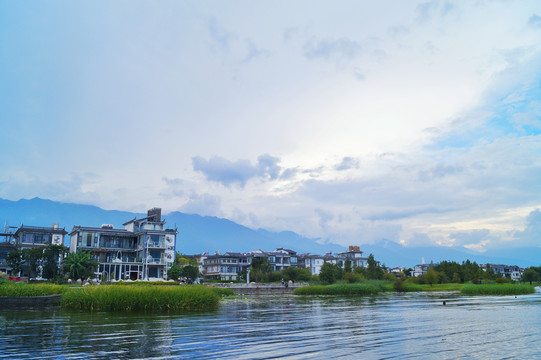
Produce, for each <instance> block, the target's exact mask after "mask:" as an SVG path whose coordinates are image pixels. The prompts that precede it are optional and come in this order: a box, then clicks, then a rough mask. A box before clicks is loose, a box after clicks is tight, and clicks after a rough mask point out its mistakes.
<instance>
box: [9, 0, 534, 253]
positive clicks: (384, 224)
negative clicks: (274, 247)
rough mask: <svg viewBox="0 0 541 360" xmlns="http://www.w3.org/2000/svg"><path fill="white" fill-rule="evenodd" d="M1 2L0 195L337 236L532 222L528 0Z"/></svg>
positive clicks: (475, 229)
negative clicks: (44, 5)
mask: <svg viewBox="0 0 541 360" xmlns="http://www.w3.org/2000/svg"><path fill="white" fill-rule="evenodd" d="M53 3H54V2H53ZM5 6H7V5H6V4H2V5H0V11H2V9H3V7H5ZM10 6H11V8H10V14H11V15H12V16H11V17H10V21H6V22H3V23H2V24H0V41H1V42H2V43H3V44H5V47H6V51H7V52H9V53H10V54H12V55H11V56H10V58H9V59H6V63H5V64H4V67H5V68H6V69H10V71H9V72H8V73H6V75H5V76H4V77H3V78H2V79H3V80H4V83H5V86H4V87H3V90H2V89H0V105H1V106H0V107H1V108H2V109H3V113H4V114H6V115H5V116H6V119H9V120H8V121H7V124H6V132H4V133H3V134H0V139H1V140H2V141H1V142H0V150H2V152H3V153H4V154H9V156H4V157H2V158H1V159H0V166H2V169H3V174H2V177H1V180H0V181H1V182H2V186H1V188H0V196H2V197H6V198H9V199H16V198H17V197H33V196H41V197H49V198H51V199H54V200H62V201H74V202H87V203H91V204H95V205H100V206H104V207H106V208H112V207H114V208H118V209H121V210H138V211H142V210H144V209H145V208H148V207H149V206H150V207H151V206H157V205H159V206H162V207H163V208H164V210H165V211H167V210H179V209H180V210H183V211H189V212H201V213H202V214H214V215H218V214H219V215H222V216H227V217H231V218H234V219H238V221H241V222H243V223H244V224H247V225H250V226H262V227H266V228H270V229H273V230H295V231H298V232H300V233H301V234H303V235H308V236H314V237H318V238H322V239H332V240H334V241H337V242H341V243H343V244H349V243H363V242H371V241H375V240H378V239H381V238H387V239H391V240H395V241H399V240H402V241H404V242H406V243H408V244H421V243H423V244H426V243H439V244H442V245H447V246H448V245H453V244H454V245H455V246H469V247H470V248H472V249H477V250H480V249H484V248H488V247H491V246H495V244H504V243H505V244H507V243H527V242H528V241H530V237H531V236H530V237H529V235H528V234H534V233H535V231H534V228H535V226H534V224H533V222H531V221H533V220H531V219H530V220H531V221H530V220H529V221H530V222H531V224H530V223H529V225H527V226H526V228H525V229H524V230H522V227H523V226H524V225H523V223H524V219H525V217H526V216H527V215H528V214H529V213H530V212H531V211H533V209H535V208H537V207H540V206H541V193H540V192H539V191H538V190H537V189H538V184H539V181H540V180H541V179H540V177H541V163H540V161H539V159H540V157H539V155H540V150H541V149H540V144H541V139H540V137H539V136H540V135H539V131H540V129H541V125H540V122H539V118H540V116H541V115H540V114H541V113H540V106H539V96H540V94H539V91H538V90H537V89H539V79H540V78H541V76H540V74H539V69H540V68H541V67H540V66H539V65H540V64H541V47H540V45H539V27H540V26H539V24H540V20H539V19H540V17H539V16H538V15H537V14H539V13H541V7H540V5H539V4H538V2H536V1H526V2H521V3H514V4H510V3H505V2H459V3H456V2H449V1H431V2H413V3H409V2H398V3H397V2H387V1H380V2H372V3H369V2H357V1H351V2H347V1H346V2H341V3H339V4H332V5H330V4H328V3H325V2H312V1H299V2H295V3H290V2H279V3H277V4H275V3H273V4H257V5H256V4H245V3H243V4H240V3H231V4H227V5H225V4H220V3H215V4H213V5H212V6H208V4H207V5H203V4H200V3H187V4H182V5H181V4H172V5H171V6H167V7H165V6H164V7H160V6H154V5H153V6H150V5H148V6H147V5H144V4H136V5H134V6H132V7H130V8H129V11H128V9H126V8H125V5H124V4H123V3H115V4H113V5H111V6H109V7H108V9H107V10H108V11H103V8H101V7H100V6H99V5H98V6H97V7H96V8H94V7H91V6H85V5H76V6H74V7H73V8H72V12H67V13H64V12H61V13H52V14H49V15H51V16H52V17H50V18H49V17H44V18H47V19H51V20H50V21H54V24H55V26H54V27H48V26H44V25H43V23H42V22H41V20H39V19H37V18H34V17H33V16H31V14H30V13H29V12H27V11H26V10H25V9H24V7H23V6H22V5H10ZM285 6H287V8H288V11H287V12H284V11H283V9H284V7H285ZM89 14H90V15H91V16H89ZM241 17H242V19H241ZM89 18H91V19H92V20H93V21H91V22H90V21H88V19H89ZM239 19H241V20H242V21H239ZM113 20H114V21H113ZM96 24H99V26H97V25H96ZM22 29H31V30H32V31H22ZM8 34H9V35H8ZM6 36H7V37H9V39H8V38H7V37H6ZM58 44H70V46H60V45H58ZM37 55H39V56H37ZM25 69H31V71H26V70H25ZM51 89H54V90H52V91H51ZM6 134H7V135H6ZM14 139H16V140H14ZM261 154H272V155H261ZM87 173H93V174H96V175H94V177H93V176H90V175H81V174H87ZM72 174H79V175H76V176H74V175H72ZM517 229H518V230H517ZM483 231H488V235H486V236H485V237H483V236H480V234H485V233H484V232H483ZM513 231H515V232H513ZM516 231H519V232H516ZM521 231H522V232H521ZM510 234H516V236H511V235H510ZM468 236H469V238H468ZM532 236H533V235H532Z"/></svg>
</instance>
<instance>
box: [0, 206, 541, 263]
mask: <svg viewBox="0 0 541 360" xmlns="http://www.w3.org/2000/svg"><path fill="white" fill-rule="evenodd" d="M145 216H146V214H145V213H132V212H126V211H117V210H104V209H101V208H99V207H97V206H92V205H82V204H73V203H62V202H57V201H52V200H46V199H40V198H33V199H21V200H18V201H11V200H4V199H0V221H2V220H3V221H5V222H6V223H7V224H9V225H10V226H20V225H21V224H25V225H32V226H51V224H52V223H59V224H60V227H61V228H65V229H66V231H68V233H69V232H70V231H71V229H72V228H73V226H77V225H82V226H94V227H99V226H101V224H112V225H113V226H114V227H115V228H123V226H122V224H123V223H124V222H126V221H128V220H131V219H133V218H135V217H137V218H142V217H145ZM162 217H163V218H164V219H165V221H166V223H167V226H168V227H173V228H175V227H176V228H177V229H178V236H177V247H176V250H177V251H178V252H180V253H183V254H195V253H203V252H205V251H209V252H210V253H213V252H215V251H221V252H222V253H224V252H226V251H234V252H247V251H250V250H256V249H261V250H274V249H276V248H280V247H283V248H288V249H292V250H295V251H297V252H298V253H312V254H321V255H322V254H325V253H327V252H329V251H332V252H334V253H336V252H341V251H344V250H346V248H345V247H344V246H341V245H338V244H335V243H332V242H331V241H322V240H321V239H313V238H307V237H304V236H301V235H299V234H296V233H294V232H292V231H281V232H272V231H268V230H264V229H250V228H248V227H246V226H243V225H240V224H237V223H235V222H233V221H230V220H227V219H222V218H218V217H213V216H200V215H196V214H185V213H181V212H171V213H167V214H163V216H162ZM68 242H69V237H66V245H68ZM351 245H360V246H361V250H362V251H363V252H364V253H365V254H370V253H372V254H374V256H375V258H376V260H379V261H380V262H382V263H384V264H386V265H387V266H391V267H393V266H397V265H401V266H406V267H412V266H414V265H415V264H420V263H422V261H423V260H424V261H425V262H428V263H429V262H435V263H436V262H439V261H442V260H450V261H457V262H462V261H465V260H466V259H470V260H471V261H477V262H478V263H502V264H508V265H519V266H524V267H526V266H531V265H535V266H538V265H541V248H538V247H522V248H508V249H500V250H489V251H487V252H485V253H478V252H473V251H471V250H468V249H466V248H460V247H442V246H426V247H406V246H403V245H401V244H398V243H396V242H393V241H390V240H386V239H381V240H380V241H378V242H376V243H374V244H362V243H359V244H351Z"/></svg>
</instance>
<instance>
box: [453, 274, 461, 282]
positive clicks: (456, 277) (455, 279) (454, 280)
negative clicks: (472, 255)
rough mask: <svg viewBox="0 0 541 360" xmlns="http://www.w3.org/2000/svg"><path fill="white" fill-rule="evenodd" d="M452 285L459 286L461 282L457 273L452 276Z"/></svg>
mask: <svg viewBox="0 0 541 360" xmlns="http://www.w3.org/2000/svg"><path fill="white" fill-rule="evenodd" d="M451 282H452V283H455V284H459V283H461V282H462V279H461V278H460V275H458V273H454V274H453V278H452V279H451Z"/></svg>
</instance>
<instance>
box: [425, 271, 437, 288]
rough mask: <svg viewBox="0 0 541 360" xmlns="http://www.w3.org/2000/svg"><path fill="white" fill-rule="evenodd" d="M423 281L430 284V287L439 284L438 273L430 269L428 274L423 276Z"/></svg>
mask: <svg viewBox="0 0 541 360" xmlns="http://www.w3.org/2000/svg"><path fill="white" fill-rule="evenodd" d="M423 280H424V281H425V283H427V284H430V286H432V284H436V283H437V282H438V272H437V271H436V270H434V269H433V268H429V269H428V270H427V271H426V274H424V275H423Z"/></svg>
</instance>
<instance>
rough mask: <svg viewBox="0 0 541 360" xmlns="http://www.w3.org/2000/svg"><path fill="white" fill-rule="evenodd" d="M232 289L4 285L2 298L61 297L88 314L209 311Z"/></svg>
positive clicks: (67, 305) (63, 302)
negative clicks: (89, 312)
mask: <svg viewBox="0 0 541 360" xmlns="http://www.w3.org/2000/svg"><path fill="white" fill-rule="evenodd" d="M233 294H234V292H233V290H231V289H219V288H211V287H207V286H202V285H193V286H192V285H190V286H149V285H134V286H115V285H99V286H88V287H84V288H82V287H72V286H70V285H55V284H43V283H42V284H25V283H13V282H3V283H2V284H0V298H1V297H33V296H46V295H61V299H60V305H61V306H62V307H64V308H68V309H78V310H88V311H143V312H147V311H160V312H193V311H208V310H214V309H216V308H217V307H218V304H219V301H220V298H221V297H223V296H229V295H233Z"/></svg>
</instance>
